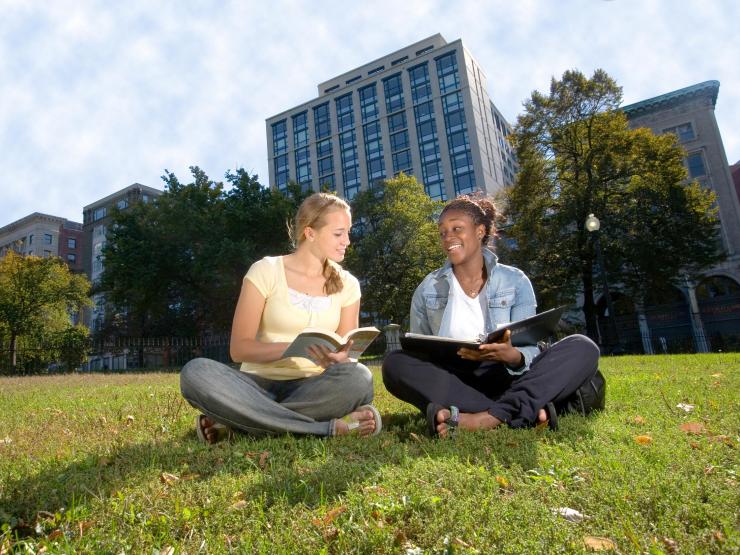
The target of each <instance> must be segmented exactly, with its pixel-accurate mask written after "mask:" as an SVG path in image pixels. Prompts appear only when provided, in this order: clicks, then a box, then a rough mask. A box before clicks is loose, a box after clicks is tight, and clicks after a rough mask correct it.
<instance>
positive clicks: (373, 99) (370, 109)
mask: <svg viewBox="0 0 740 555" xmlns="http://www.w3.org/2000/svg"><path fill="white" fill-rule="evenodd" d="M358 92H359V94H360V114H362V121H363V122H369V121H373V120H376V119H378V102H377V95H376V92H375V83H373V84H372V85H368V86H367V87H362V88H361V89H360V90H359V91H358Z"/></svg>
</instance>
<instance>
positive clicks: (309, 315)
mask: <svg viewBox="0 0 740 555" xmlns="http://www.w3.org/2000/svg"><path fill="white" fill-rule="evenodd" d="M329 263H330V264H334V263H333V262H332V261H329ZM334 266H335V268H336V269H337V271H338V272H339V276H340V278H341V280H342V283H343V284H344V286H343V287H342V290H341V291H339V292H338V293H334V294H333V295H329V297H328V298H329V300H330V303H329V306H328V307H325V308H323V309H322V305H325V303H315V304H316V305H317V308H312V307H311V306H310V303H309V304H308V305H307V304H303V305H297V304H294V303H293V302H291V300H290V290H289V289H288V283H287V281H286V280H285V268H284V267H283V257H282V256H266V257H265V258H263V259H262V260H258V261H257V262H255V263H254V264H252V267H251V268H249V271H248V272H247V275H246V276H244V279H248V280H249V281H250V282H252V284H253V285H254V286H255V287H256V288H257V290H258V291H259V292H260V293H261V294H262V295H263V296H264V297H265V308H264V311H263V312H262V320H261V321H260V326H259V329H258V330H257V339H258V340H259V341H265V342H268V343H273V342H280V341H285V342H291V341H293V339H295V338H296V336H297V335H298V334H299V333H300V332H301V331H303V329H304V328H308V327H311V328H323V329H327V330H331V331H334V332H336V331H337V327H338V326H339V318H340V315H341V311H342V308H343V307H345V306H349V305H351V304H353V303H355V302H357V301H358V300H359V298H360V283H359V282H358V281H357V278H356V277H354V276H353V275H352V274H350V273H349V272H348V271H346V270H344V269H342V268H341V267H340V266H339V265H338V264H334ZM241 370H242V372H247V373H249V374H257V375H259V376H262V377H263V378H269V379H272V380H292V379H296V378H307V377H309V376H315V375H317V374H320V373H321V372H323V371H324V369H323V368H321V367H320V366H317V365H315V364H314V363H312V362H311V361H310V360H308V359H306V358H298V357H291V358H284V359H281V360H276V361H275V362H243V363H242V366H241Z"/></svg>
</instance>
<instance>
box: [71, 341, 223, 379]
mask: <svg viewBox="0 0 740 555" xmlns="http://www.w3.org/2000/svg"><path fill="white" fill-rule="evenodd" d="M197 357H205V358H210V359H213V360H217V361H219V362H224V363H230V362H231V357H230V356H229V336H227V335H210V336H203V337H143V338H142V337H118V338H116V339H115V340H112V341H105V342H99V343H95V344H94V345H93V348H92V352H91V354H90V357H89V358H88V361H87V362H86V363H85V364H84V365H83V367H82V370H98V371H99V370H102V371H121V370H131V369H140V368H141V369H143V368H174V367H181V366H182V365H183V364H185V363H186V362H187V361H189V360H191V359H194V358H197Z"/></svg>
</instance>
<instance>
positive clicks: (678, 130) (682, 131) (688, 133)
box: [663, 122, 696, 143]
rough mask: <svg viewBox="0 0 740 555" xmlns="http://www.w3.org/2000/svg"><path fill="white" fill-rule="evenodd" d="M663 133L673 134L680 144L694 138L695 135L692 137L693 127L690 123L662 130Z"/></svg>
mask: <svg viewBox="0 0 740 555" xmlns="http://www.w3.org/2000/svg"><path fill="white" fill-rule="evenodd" d="M663 133H673V134H674V135H675V136H676V137H678V140H679V142H682V143H685V142H686V141H690V140H692V139H694V138H696V135H694V127H693V126H692V125H691V123H690V122H688V123H682V124H681V125H677V126H675V127H669V128H668V129H663Z"/></svg>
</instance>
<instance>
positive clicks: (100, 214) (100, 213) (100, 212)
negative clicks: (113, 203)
mask: <svg viewBox="0 0 740 555" xmlns="http://www.w3.org/2000/svg"><path fill="white" fill-rule="evenodd" d="M107 213H108V210H106V208H105V206H103V207H102V208H96V209H95V211H94V212H93V221H94V222H97V221H98V220H102V219H103V218H105V216H106V214H107Z"/></svg>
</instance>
